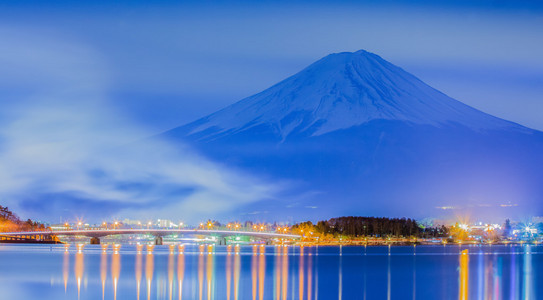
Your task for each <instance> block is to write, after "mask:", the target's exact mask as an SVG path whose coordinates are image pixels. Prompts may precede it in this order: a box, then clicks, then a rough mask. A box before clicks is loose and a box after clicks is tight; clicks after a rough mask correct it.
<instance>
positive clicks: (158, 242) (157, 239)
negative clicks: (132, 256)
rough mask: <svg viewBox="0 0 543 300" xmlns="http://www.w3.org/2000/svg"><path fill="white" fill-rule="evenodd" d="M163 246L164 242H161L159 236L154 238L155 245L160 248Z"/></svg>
mask: <svg viewBox="0 0 543 300" xmlns="http://www.w3.org/2000/svg"><path fill="white" fill-rule="evenodd" d="M163 244H164V241H163V239H162V237H161V236H157V237H155V245H157V246H160V245H163Z"/></svg>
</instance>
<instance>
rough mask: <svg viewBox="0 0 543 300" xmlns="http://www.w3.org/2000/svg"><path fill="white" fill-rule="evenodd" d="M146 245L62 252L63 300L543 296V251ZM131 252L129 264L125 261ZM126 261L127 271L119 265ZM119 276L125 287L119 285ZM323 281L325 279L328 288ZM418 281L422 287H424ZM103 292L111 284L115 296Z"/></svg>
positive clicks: (530, 248)
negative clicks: (542, 292)
mask: <svg viewBox="0 0 543 300" xmlns="http://www.w3.org/2000/svg"><path fill="white" fill-rule="evenodd" d="M143 248H144V247H143V246H135V250H136V251H134V248H131V246H126V249H125V247H124V246H123V249H121V246H120V245H113V246H110V248H109V249H108V247H107V246H101V247H100V246H96V247H93V246H87V247H86V246H84V245H76V246H75V250H73V249H72V251H70V249H69V247H66V248H61V249H62V250H64V251H62V250H61V251H62V252H60V255H61V256H62V257H61V258H60V262H62V268H61V269H60V270H59V269H57V270H59V271H61V272H59V273H57V274H58V278H59V279H58V281H57V282H59V287H60V286H62V287H63V289H64V293H62V294H63V295H65V297H66V298H65V299H75V290H77V299H98V298H101V299H114V300H116V299H117V298H119V299H126V298H132V299H134V298H135V299H138V300H139V299H140V290H141V282H142V280H145V281H144V282H145V293H146V297H145V298H146V299H148V300H150V299H169V300H172V299H179V300H181V299H183V296H185V298H187V299H206V300H212V299H227V300H231V299H234V300H239V299H253V300H257V299H258V300H265V299H271V300H286V299H298V300H317V299H318V298H321V299H334V298H336V297H337V299H385V298H386V299H391V298H396V296H399V295H403V296H402V297H404V298H412V299H439V298H442V297H443V295H450V297H458V299H460V300H464V299H537V295H536V294H537V292H538V290H537V289H538V286H537V284H536V282H538V280H540V278H539V277H538V272H540V271H541V268H540V267H541V266H538V265H537V262H540V259H539V258H538V257H536V256H535V255H540V254H542V251H541V249H542V248H541V247H535V246H518V247H512V248H507V249H504V248H496V246H494V247H487V246H481V247H477V246H462V247H460V249H459V248H458V247H457V246H455V248H454V249H453V248H452V247H445V248H443V247H441V246H440V247H439V250H436V249H437V248H424V247H422V246H418V247H416V248H415V247H410V248H394V247H393V248H388V247H374V248H372V247H368V248H365V249H364V250H362V249H361V248H354V247H337V248H335V247H322V248H321V249H322V251H320V252H324V253H320V255H319V248H318V247H294V246H283V245H280V246H273V247H265V246H261V245H257V246H244V247H240V246H228V247H218V246H217V247H215V246H213V245H204V246H196V247H189V248H188V250H186V249H185V247H177V246H174V247H169V246H164V247H159V246H157V247H156V248H155V247H154V246H152V245H151V246H147V247H146V250H147V251H146V252H145V253H144V251H143ZM468 248H469V250H467V249H468ZM534 248H535V249H536V250H534ZM497 249H499V250H497ZM123 250H124V251H123ZM402 251H403V252H402ZM415 251H416V252H415ZM415 253H416V256H415ZM125 256H126V258H127V259H122V258H123V257H125ZM59 257H60V256H59ZM451 258H452V259H451ZM72 259H73V260H72ZM144 260H145V261H144ZM72 261H73V262H74V263H73V265H71V262H72ZM436 261H437V262H439V263H437V264H436ZM121 262H123V264H127V265H128V267H127V266H124V269H123V266H122V264H121ZM72 268H73V269H72ZM132 268H133V269H132ZM71 269H72V270H74V272H73V273H71V272H70V270H71ZM155 269H156V270H155ZM132 270H133V271H132ZM428 270H430V272H431V274H432V275H428V273H426V272H427V271H428ZM131 272H134V273H131ZM155 272H157V275H155ZM122 274H124V275H122ZM131 274H134V275H131ZM166 274H167V275H166ZM440 274H451V275H453V276H454V277H447V276H445V275H440ZM121 275H122V276H123V277H122V278H123V279H122V282H123V284H119V280H120V278H121ZM129 275H131V276H129ZM132 276H134V277H132ZM143 276H145V277H144V278H143ZM319 276H320V277H321V278H324V279H323V280H322V282H319ZM417 277H418V278H419V281H421V282H424V285H421V286H420V287H421V288H419V289H417ZM131 278H132V279H131ZM87 279H91V280H89V281H88V283H89V285H92V284H94V282H96V283H95V284H96V285H95V286H91V288H87V287H86V284H87V283H86V282H87ZM92 279H95V280H92ZM166 279H167V281H166ZM131 280H133V281H132V283H130V281H131ZM110 282H111V283H110ZM60 283H62V285H60ZM53 286H54V285H53ZM106 286H108V287H110V288H112V290H113V295H111V294H110V292H108V291H110V290H108V288H106ZM134 286H135V287H136V291H134V290H133V288H134ZM70 287H72V288H73V290H72V292H70ZM184 288H185V291H184ZM154 289H155V290H156V291H154ZM409 289H411V291H409ZM106 290H108V291H106ZM128 290H130V291H128ZM60 291H62V288H60ZM70 293H72V294H70ZM87 294H89V295H87ZM184 294H185V295H184ZM225 294H226V296H224V295H225ZM108 295H109V296H108ZM127 295H128V296H127ZM130 295H132V296H130ZM392 295H394V297H392ZM44 299H62V297H55V298H44Z"/></svg>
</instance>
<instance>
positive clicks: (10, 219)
mask: <svg viewBox="0 0 543 300" xmlns="http://www.w3.org/2000/svg"><path fill="white" fill-rule="evenodd" d="M46 229H47V228H46V227H45V225H44V224H42V223H39V222H35V221H32V220H31V219H28V220H26V221H23V220H21V219H20V218H19V217H18V216H17V215H16V214H15V213H14V212H12V211H11V210H9V208H8V207H4V206H1V205H0V234H1V233H2V232H11V231H44V230H46Z"/></svg>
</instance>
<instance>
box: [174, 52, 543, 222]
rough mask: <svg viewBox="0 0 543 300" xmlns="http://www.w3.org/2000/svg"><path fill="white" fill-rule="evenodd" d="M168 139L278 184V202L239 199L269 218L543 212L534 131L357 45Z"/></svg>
mask: <svg viewBox="0 0 543 300" xmlns="http://www.w3.org/2000/svg"><path fill="white" fill-rule="evenodd" d="M164 136H166V137H167V138H169V139H172V140H179V141H183V142H189V143H191V144H192V145H194V146H195V147H197V148H198V149H199V150H200V151H202V152H203V153H204V154H205V155H206V156H208V157H210V158H211V159H214V160H217V161H221V162H223V163H224V164H227V165H230V166H232V167H235V168H240V169H243V170H246V171H248V172H255V173H256V174H258V175H259V176H263V177H265V178H268V179H269V180H274V181H279V182H285V183H286V184H285V185H286V188H285V190H284V192H283V194H282V195H281V197H280V199H275V200H267V201H260V202H257V203H256V204H255V205H254V207H246V208H243V209H244V210H246V211H251V210H258V211H260V212H262V211H264V212H266V214H267V215H269V216H274V217H275V216H277V215H280V214H283V213H285V212H286V213H287V214H289V215H293V216H294V215H300V214H302V215H308V216H313V217H328V216H333V215H346V214H359V215H379V214H388V215H390V214H393V215H398V216H403V215H407V216H416V217H423V216H436V215H446V214H451V213H452V214H459V213H461V214H465V213H468V212H472V213H477V214H482V213H483V212H487V213H488V214H492V215H494V216H497V215H511V214H517V215H527V214H534V213H543V211H542V207H543V205H541V204H539V203H542V202H541V200H543V188H542V187H541V185H540V184H539V178H543V176H542V175H543V171H542V168H541V167H542V166H543V154H542V153H543V134H542V133H541V132H538V131H535V130H532V129H528V128H525V127H523V126H521V125H518V124H515V123H512V122H509V121H505V120H502V119H499V118H496V117H494V116H491V115H488V114H486V113H483V112H481V111H479V110H477V109H474V108H472V107H470V106H467V105H465V104H463V103H461V102H459V101H457V100H454V99H452V98H450V97H448V96H447V95H445V94H443V93H441V92H439V91H437V90H435V89H433V88H432V87H430V86H428V85H427V84H425V83H424V82H422V81H421V80H419V79H418V78H416V77H415V76H413V75H411V74H410V73H408V72H406V71H404V70H403V69H401V68H399V67H397V66H395V65H393V64H391V63H389V62H387V61H386V60H384V59H382V58H381V57H379V56H378V55H375V54H372V53H369V52H366V51H363V50H361V51H358V52H354V53H350V52H344V53H337V54H331V55H328V56H326V57H324V58H322V59H321V60H319V61H317V62H315V63H313V64H312V65H310V66H309V67H307V68H305V69H304V70H302V71H301V72H299V73H297V74H295V75H293V76H291V77H289V78H287V79H286V80H284V81H282V82H280V83H278V84H276V85H274V86H272V87H270V88H268V89H266V90H264V91H263V92H261V93H258V94H256V95H254V96H251V97H248V98H245V99H243V100H241V101H239V102H237V103H235V104H233V105H230V106H228V107H226V108H224V109H222V110H220V111H218V112H216V113H213V114H211V115H209V116H206V117H204V118H201V119H199V120H197V121H195V122H192V123H189V124H187V125H184V126H181V127H178V128H175V129H173V130H171V131H168V132H166V133H165V134H164ZM257 208H258V209H257Z"/></svg>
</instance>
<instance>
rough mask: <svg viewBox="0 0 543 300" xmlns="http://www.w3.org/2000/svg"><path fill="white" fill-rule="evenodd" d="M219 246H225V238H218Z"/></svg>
mask: <svg viewBox="0 0 543 300" xmlns="http://www.w3.org/2000/svg"><path fill="white" fill-rule="evenodd" d="M219 245H220V246H225V245H226V238H225V237H219Z"/></svg>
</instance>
